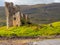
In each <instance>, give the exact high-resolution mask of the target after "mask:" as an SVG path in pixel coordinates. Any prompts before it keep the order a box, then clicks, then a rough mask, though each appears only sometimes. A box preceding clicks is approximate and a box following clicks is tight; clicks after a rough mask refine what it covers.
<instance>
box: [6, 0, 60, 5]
mask: <svg viewBox="0 0 60 45" xmlns="http://www.w3.org/2000/svg"><path fill="white" fill-rule="evenodd" d="M5 1H7V2H14V4H19V5H22V4H23V5H25V4H26V5H28V4H40V3H52V2H60V0H5Z"/></svg>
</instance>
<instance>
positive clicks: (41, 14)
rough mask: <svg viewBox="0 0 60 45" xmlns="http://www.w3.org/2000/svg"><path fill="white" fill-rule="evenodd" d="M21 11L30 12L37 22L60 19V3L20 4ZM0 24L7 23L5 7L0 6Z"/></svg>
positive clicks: (29, 14)
mask: <svg viewBox="0 0 60 45" xmlns="http://www.w3.org/2000/svg"><path fill="white" fill-rule="evenodd" d="M20 8H21V9H20V10H21V12H23V13H25V14H28V16H29V18H30V21H31V22H32V23H37V24H44V23H45V24H46V23H51V22H55V21H60V3H52V4H36V5H20ZM0 25H6V15H5V9H4V7H2V6H1V7H0Z"/></svg>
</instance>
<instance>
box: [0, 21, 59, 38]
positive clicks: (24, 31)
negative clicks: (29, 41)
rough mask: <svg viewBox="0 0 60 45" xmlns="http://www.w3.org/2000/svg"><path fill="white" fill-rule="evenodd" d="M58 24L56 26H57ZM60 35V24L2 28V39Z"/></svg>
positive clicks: (0, 31)
mask: <svg viewBox="0 0 60 45" xmlns="http://www.w3.org/2000/svg"><path fill="white" fill-rule="evenodd" d="M55 24H56V25H55ZM56 35H60V22H55V23H52V26H50V24H41V25H34V24H33V25H25V26H20V27H10V28H9V29H7V28H6V26H4V27H0V36H1V37H37V36H56Z"/></svg>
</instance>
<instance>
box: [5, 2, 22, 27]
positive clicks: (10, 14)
mask: <svg viewBox="0 0 60 45" xmlns="http://www.w3.org/2000/svg"><path fill="white" fill-rule="evenodd" d="M5 11H6V19H7V28H8V27H11V26H20V25H21V20H20V11H19V7H17V6H14V5H13V3H12V2H11V3H8V2H5Z"/></svg>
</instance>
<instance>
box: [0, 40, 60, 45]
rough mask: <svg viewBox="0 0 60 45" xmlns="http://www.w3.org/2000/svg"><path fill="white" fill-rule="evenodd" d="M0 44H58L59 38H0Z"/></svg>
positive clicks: (59, 44)
mask: <svg viewBox="0 0 60 45" xmlns="http://www.w3.org/2000/svg"><path fill="white" fill-rule="evenodd" d="M0 45H60V39H50V40H41V39H40V40H37V39H14V40H13V39H12V40H11V39H9V40H0Z"/></svg>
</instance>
